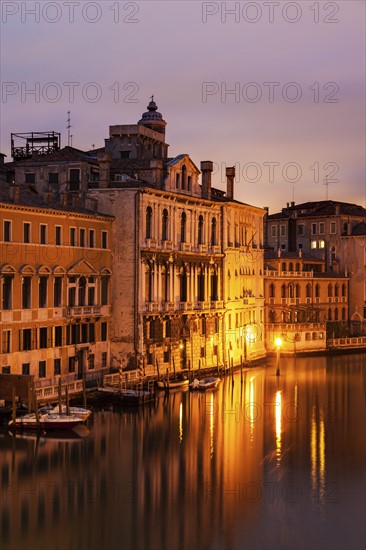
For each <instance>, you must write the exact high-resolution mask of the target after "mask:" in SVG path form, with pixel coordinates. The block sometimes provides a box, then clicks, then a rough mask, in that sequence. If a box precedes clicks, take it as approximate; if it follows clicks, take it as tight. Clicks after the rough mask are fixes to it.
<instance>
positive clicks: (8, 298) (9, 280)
mask: <svg viewBox="0 0 366 550" xmlns="http://www.w3.org/2000/svg"><path fill="white" fill-rule="evenodd" d="M2 306H3V309H4V310H9V309H12V308H13V276H12V275H4V276H3V300H2Z"/></svg>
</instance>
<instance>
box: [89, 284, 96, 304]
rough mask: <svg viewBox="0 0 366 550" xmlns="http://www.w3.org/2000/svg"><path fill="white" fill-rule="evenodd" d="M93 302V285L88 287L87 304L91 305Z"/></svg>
mask: <svg viewBox="0 0 366 550" xmlns="http://www.w3.org/2000/svg"><path fill="white" fill-rule="evenodd" d="M94 302H95V286H90V287H89V288H88V306H93V305H94Z"/></svg>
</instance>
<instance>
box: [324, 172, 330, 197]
mask: <svg viewBox="0 0 366 550" xmlns="http://www.w3.org/2000/svg"><path fill="white" fill-rule="evenodd" d="M323 185H325V200H328V196H329V186H330V181H329V180H328V176H325V178H324V183H323Z"/></svg>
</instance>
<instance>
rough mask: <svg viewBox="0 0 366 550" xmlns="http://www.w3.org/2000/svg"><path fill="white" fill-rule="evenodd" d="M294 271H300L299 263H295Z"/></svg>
mask: <svg viewBox="0 0 366 550" xmlns="http://www.w3.org/2000/svg"><path fill="white" fill-rule="evenodd" d="M295 271H300V264H299V263H297V264H296V267H295Z"/></svg>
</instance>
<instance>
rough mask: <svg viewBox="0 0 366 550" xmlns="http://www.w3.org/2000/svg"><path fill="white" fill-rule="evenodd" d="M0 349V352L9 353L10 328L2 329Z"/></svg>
mask: <svg viewBox="0 0 366 550" xmlns="http://www.w3.org/2000/svg"><path fill="white" fill-rule="evenodd" d="M1 351H2V353H11V331H10V330H3V333H2V342H1Z"/></svg>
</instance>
